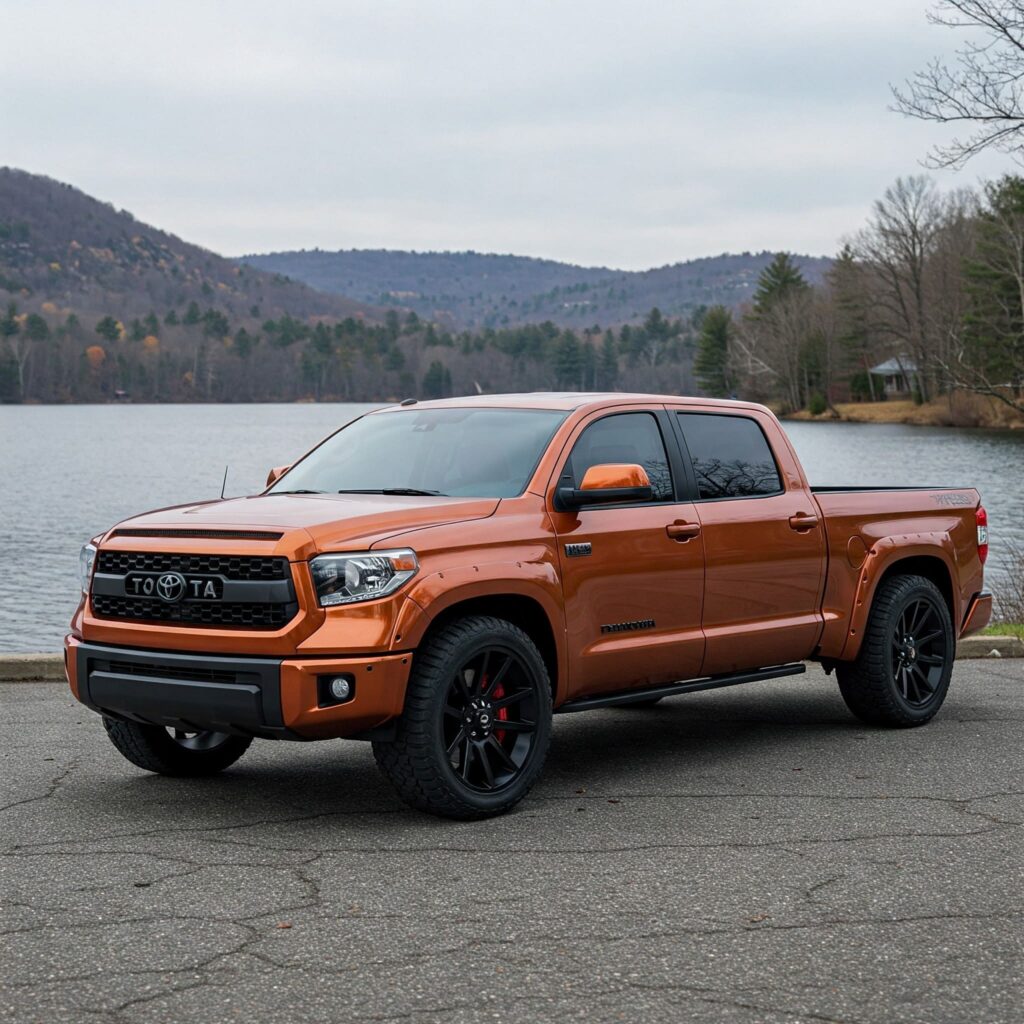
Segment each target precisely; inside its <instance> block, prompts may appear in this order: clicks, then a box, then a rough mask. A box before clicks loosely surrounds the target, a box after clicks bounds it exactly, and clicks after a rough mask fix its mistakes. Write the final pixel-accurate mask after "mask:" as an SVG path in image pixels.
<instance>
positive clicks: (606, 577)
mask: <svg viewBox="0 0 1024 1024" xmlns="http://www.w3.org/2000/svg"><path fill="white" fill-rule="evenodd" d="M673 432H674V427H673V425H672V422H671V419H670V417H669V415H668V414H667V413H666V412H665V410H664V409H639V408H630V409H628V410H625V411H624V410H616V411H611V412H603V413H595V414H594V415H592V416H591V417H589V418H587V419H586V420H584V421H583V422H582V423H581V424H580V425H579V426H578V427H577V428H576V430H575V431H574V433H573V435H572V437H571V438H570V441H569V444H568V445H567V446H566V450H565V452H564V453H563V459H562V461H561V463H560V467H559V469H558V470H557V472H556V475H555V479H554V481H553V486H552V487H551V488H550V491H549V495H548V509H549V513H550V515H551V519H552V523H553V525H554V528H555V532H556V534H557V537H558V555H559V559H560V564H561V571H562V586H563V592H564V595H565V615H566V629H567V633H568V637H567V639H568V644H567V647H568V650H569V651H570V652H571V654H570V659H571V662H570V689H571V692H572V695H573V696H579V695H583V694H595V693H600V692H611V691H615V690H625V689H629V688H632V687H635V686H642V685H645V684H655V683H662V682H670V681H672V680H676V679H687V678H692V677H694V676H697V675H699V673H700V670H701V662H702V660H703V655H704V636H703V633H702V632H701V624H700V620H701V600H702V593H703V586H704V550H703V541H702V540H701V535H700V524H699V522H698V520H697V516H696V510H695V508H694V505H693V503H692V502H691V501H689V500H687V499H686V498H685V497H680V495H679V493H677V487H679V488H680V489H681V490H682V491H685V488H686V484H685V472H684V470H683V465H682V459H681V457H680V453H679V448H678V444H677V443H676V441H675V438H674V434H673ZM604 463H635V464H639V465H641V466H643V467H644V469H645V470H646V471H647V475H648V477H649V478H650V480H651V485H652V490H653V497H652V500H651V501H649V502H637V503H628V504H627V503H619V504H614V505H612V504H609V505H604V506H596V507H589V508H582V509H578V510H574V511H569V512H560V511H558V510H557V509H555V507H554V503H553V497H554V491H555V488H556V487H557V486H559V485H568V486H573V487H578V486H579V485H580V482H581V481H582V479H583V475H584V474H585V473H586V471H587V469H588V468H589V467H590V466H594V465H601V464H604Z"/></svg>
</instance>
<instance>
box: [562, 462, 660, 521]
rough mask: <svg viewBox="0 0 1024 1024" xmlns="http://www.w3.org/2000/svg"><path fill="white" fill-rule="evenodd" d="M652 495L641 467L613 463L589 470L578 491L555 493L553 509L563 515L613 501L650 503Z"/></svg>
mask: <svg viewBox="0 0 1024 1024" xmlns="http://www.w3.org/2000/svg"><path fill="white" fill-rule="evenodd" d="M651 493H652V492H651V481H650V478H649V477H648V476H647V470H645V469H644V467H643V466H637V465H634V464H632V463H628V462H622V463H620V462H612V463H607V464H605V465H603V466H591V467H590V469H588V470H587V471H586V473H584V474H583V480H582V481H581V482H580V486H579V487H578V488H574V487H560V488H559V489H558V490H557V491H556V492H555V505H556V507H557V508H559V509H561V510H563V511H564V510H566V509H572V508H583V507H585V506H587V505H605V504H608V503H610V502H616V501H650V500H651Z"/></svg>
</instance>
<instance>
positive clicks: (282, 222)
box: [0, 0, 1003, 267]
mask: <svg viewBox="0 0 1024 1024" xmlns="http://www.w3.org/2000/svg"><path fill="white" fill-rule="evenodd" d="M4 20H5V23H6V25H7V29H8V30H7V31H5V32H4V33H3V34H2V35H0V139H2V140H3V151H2V152H0V162H4V163H10V164H12V165H15V166H21V167H25V168H27V169H29V170H33V171H38V172H42V173H47V174H50V175H52V176H54V177H57V178H60V179H62V180H67V181H70V182H72V183H73V184H76V185H78V186H79V187H81V188H83V189H84V190H86V191H87V192H90V193H92V194H94V195H97V196H98V197H100V198H103V199H107V200H110V201H113V202H114V203H115V204H116V205H118V206H123V207H125V208H127V209H130V210H131V211H132V212H133V213H135V214H136V215H137V216H138V217H140V218H141V219H143V220H148V221H151V222H153V223H155V224H158V225H159V226H161V227H164V228H166V229H168V230H171V231H174V232H176V233H177V234H180V235H182V236H183V237H185V238H188V239H189V240H192V241H197V242H200V243H202V244H204V245H207V246H209V247H211V248H213V249H216V250H218V251H221V252H225V253H228V254H234V253H241V252H248V251H259V250H266V249H283V248H296V247H312V246H321V247H323V248H339V247H351V246H356V247H392V248H418V249H428V248H474V249H478V250H485V251H513V252H522V253H528V254H532V255H542V256H553V257H557V258H562V259H571V260H574V261H578V262H582V263H588V264H589V263H604V264H609V265H614V266H622V267H645V266H651V265H656V264H661V263H666V262H673V261H675V260H679V259H686V258H690V257H694V256H700V255H706V254H709V253H716V252H721V251H723V250H740V249H760V248H790V249H795V250H800V251H809V252H815V253H821V252H831V251H833V250H834V249H835V248H836V246H837V244H838V242H839V239H840V237H841V236H842V235H844V234H847V233H848V232H850V231H852V230H854V229H855V228H856V227H857V226H858V225H859V223H860V221H861V220H862V219H863V217H864V216H865V214H866V213H867V211H868V209H869V207H870V203H871V201H872V199H873V198H874V197H875V196H877V195H878V194H879V193H880V192H881V190H882V189H883V188H884V187H885V186H886V185H887V184H888V183H889V182H890V181H891V180H892V179H893V178H894V177H896V176H897V175H898V174H907V173H913V172H915V171H917V170H919V167H918V164H917V161H918V160H919V159H920V157H921V156H922V155H923V154H924V153H925V151H926V150H927V148H928V146H929V145H930V144H931V143H933V142H934V141H936V139H937V134H936V132H937V130H936V129H934V128H931V127H930V126H926V125H920V124H916V123H912V122H907V121H905V120H903V119H901V118H900V117H898V116H897V115H896V114H893V113H890V112H889V111H888V110H887V104H888V102H889V96H888V83H889V82H890V81H897V80H900V79H902V78H903V77H905V76H906V75H908V74H910V73H911V72H912V71H913V70H914V69H915V68H917V67H918V66H920V65H921V64H922V63H923V62H924V61H925V60H927V58H928V57H929V56H931V55H933V54H934V53H937V52H943V51H945V52H949V50H950V49H951V48H952V47H953V45H955V43H956V40H955V38H954V37H952V36H951V35H950V34H949V33H948V31H945V30H942V29H937V28H930V27H928V26H927V24H926V22H925V18H924V3H923V0H864V2H862V3H860V4H858V5H856V6H855V7H851V6H850V5H847V4H838V3H834V2H817V3H811V2H807V0H795V2H788V3H786V4H764V3H756V2H746V0H744V2H737V3H734V4H731V5H726V4H720V3H710V2H685V3H684V2H678V0H676V2H668V0H664V2H661V3H651V2H631V3H628V4H627V3H625V2H619V3H611V2H606V0H589V2H587V3H582V2H577V3H569V2H560V0H546V2H543V3H541V2H536V0H517V3H515V4H508V3H489V2H479V0H477V2H473V3H469V2H462V0H439V2H437V3H434V4H423V3H417V2H415V0H393V2H389V3H380V2H377V3H371V2H367V3H340V2H327V0H323V2H321V0H293V2H292V3H290V4H280V3H265V2H262V0H259V2H245V3H242V2H227V3H224V2H221V3H217V4H209V3H202V2H199V0H175V2H173V3H170V2H151V3H104V4H99V3H82V2H76V0H63V2H60V0H50V2H45V0H43V2H37V0H36V2H21V0H7V2H6V3H5V19H4ZM1001 169H1003V168H1002V166H1001V163H1000V161H999V160H998V159H997V158H986V160H985V161H983V162H979V163H978V164H977V166H974V167H971V168H970V169H969V171H968V172H964V173H961V174H960V175H959V176H953V175H951V174H944V175H942V176H940V178H941V180H942V181H943V183H944V184H968V183H970V182H972V181H973V180H974V179H975V178H976V176H977V175H978V174H995V173H998V172H999V171H1000V170H1001Z"/></svg>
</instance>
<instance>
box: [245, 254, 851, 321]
mask: <svg viewBox="0 0 1024 1024" xmlns="http://www.w3.org/2000/svg"><path fill="white" fill-rule="evenodd" d="M774 255H775V254H774V253H771V252H760V253H731V254H730V253H724V254H722V255H720V256H710V257H705V258H702V259H696V260H689V261H687V262H684V263H674V264H671V265H669V266H664V267H655V268H653V269H651V270H643V271H624V270H612V269H609V268H608V267H582V266H576V265H574V264H571V263H560V262H558V261H555V260H544V259H533V258H531V257H526V256H511V255H500V254H496V253H477V252H405V251H400V250H387V249H349V250H339V251H337V252H325V251H323V250H320V249H312V250H301V251H294V252H276V253H261V254H252V255H248V256H243V257H241V262H242V263H243V264H244V265H248V266H253V267H258V268H259V269H261V270H266V271H271V272H275V273H279V274H283V275H285V276H287V277H290V278H293V279H294V280H297V281H303V282H305V283H306V284H308V285H310V286H312V287H314V288H319V289H322V290H324V291H330V292H335V293H338V294H343V295H347V296H349V297H350V298H354V299H358V300H360V301H363V302H367V303H372V304H374V305H380V306H388V307H395V308H399V309H403V310H410V311H413V312H415V313H416V314H417V315H418V316H420V317H423V318H425V319H429V320H434V321H436V322H438V323H439V324H442V325H445V326H447V327H454V328H458V329H480V328H488V327H494V328H497V327H507V326H515V325H520V324H526V323H538V322H540V321H544V320H548V321H551V322H552V323H555V324H558V325H559V326H561V327H571V328H585V327H591V326H593V325H595V324H597V325H600V326H602V327H608V326H619V325H621V324H639V323H640V322H641V321H642V320H643V319H644V317H646V315H647V314H648V312H649V311H650V310H651V308H652V307H655V306H656V307H658V309H660V310H661V311H662V313H664V314H665V315H666V316H672V317H689V316H691V315H692V314H693V313H694V312H695V311H696V310H699V309H700V308H702V307H705V306H711V305H723V306H726V307H728V308H733V309H734V308H736V307H738V306H740V305H742V304H743V303H744V302H748V301H749V300H750V298H751V296H752V295H753V292H754V288H755V287H756V284H757V279H758V277H759V275H760V274H761V272H762V271H763V270H764V268H765V267H766V266H767V265H768V264H769V263H770V262H771V260H772V258H773V256H774ZM794 259H795V260H796V262H797V263H798V264H799V265H800V267H801V270H802V272H803V274H804V276H805V278H806V279H807V281H808V282H809V283H811V284H817V283H820V281H821V280H822V279H823V277H824V275H825V273H826V272H827V271H828V268H829V266H830V265H831V260H830V259H827V258H825V257H815V256H796V257H794Z"/></svg>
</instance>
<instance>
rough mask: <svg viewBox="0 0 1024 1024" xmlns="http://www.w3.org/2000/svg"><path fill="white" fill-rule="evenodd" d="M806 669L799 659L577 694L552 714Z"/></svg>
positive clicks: (633, 701)
mask: <svg viewBox="0 0 1024 1024" xmlns="http://www.w3.org/2000/svg"><path fill="white" fill-rule="evenodd" d="M806 671H807V666H806V665H803V664H801V663H799V662H797V663H794V664H792V665H776V666H775V667H774V668H759V669H757V670H756V671H754V672H737V673H736V674H735V675H728V676H709V677H707V678H706V679H694V680H692V681H691V682H689V683H669V684H668V685H667V686H649V687H646V688H645V689H643V690H626V691H624V692H623V691H620V692H618V693H609V694H607V695H602V696H598V697H581V698H580V699H579V700H569V701H566V702H565V703H564V704H563V705H561V707H557V708H555V714H556V715H567V714H571V713H572V712H573V711H590V710H591V709H593V708H611V707H616V706H617V705H620V704H635V703H637V702H638V701H645V700H654V699H655V698H656V697H674V696H675V695H676V694H678V693H696V692H697V691H698V690H717V689H718V688H719V687H722V686H738V685H739V684H740V683H756V682H758V681H759V680H761V679H778V678H779V677H780V676H798V675H800V674H801V673H802V672H806Z"/></svg>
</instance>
